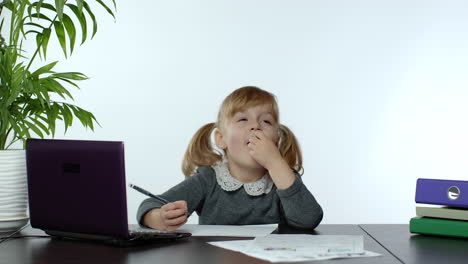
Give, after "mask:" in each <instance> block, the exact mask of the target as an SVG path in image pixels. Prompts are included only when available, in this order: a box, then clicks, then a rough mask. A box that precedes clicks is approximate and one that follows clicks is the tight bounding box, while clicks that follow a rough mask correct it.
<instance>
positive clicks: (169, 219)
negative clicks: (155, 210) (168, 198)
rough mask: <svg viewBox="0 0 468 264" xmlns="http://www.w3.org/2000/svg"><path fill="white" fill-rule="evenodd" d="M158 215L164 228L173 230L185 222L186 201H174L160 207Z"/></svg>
mask: <svg viewBox="0 0 468 264" xmlns="http://www.w3.org/2000/svg"><path fill="white" fill-rule="evenodd" d="M159 215H160V217H161V224H162V225H163V227H164V230H167V231H174V230H176V229H177V228H179V227H180V226H182V225H184V224H185V223H186V222H187V202H186V201H176V202H173V203H168V204H165V205H163V206H162V207H161V208H160V211H159Z"/></svg>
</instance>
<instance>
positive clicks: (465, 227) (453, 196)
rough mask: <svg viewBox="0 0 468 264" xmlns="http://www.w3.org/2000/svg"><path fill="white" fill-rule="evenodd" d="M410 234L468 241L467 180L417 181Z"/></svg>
mask: <svg viewBox="0 0 468 264" xmlns="http://www.w3.org/2000/svg"><path fill="white" fill-rule="evenodd" d="M416 203H418V204H432V205H439V206H431V207H429V206H416V215H417V217H414V218H412V219H411V220H410V232H411V233H419V234H428V235H439V236H454V237H464V238H468V181H451V180H434V179H418V181H417V184H416Z"/></svg>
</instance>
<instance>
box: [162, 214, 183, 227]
mask: <svg viewBox="0 0 468 264" xmlns="http://www.w3.org/2000/svg"><path fill="white" fill-rule="evenodd" d="M185 222H187V216H186V215H184V216H181V217H177V218H174V219H167V220H166V221H165V224H166V225H167V226H180V225H183V224H184V223H185Z"/></svg>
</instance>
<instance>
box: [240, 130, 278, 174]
mask: <svg viewBox="0 0 468 264" xmlns="http://www.w3.org/2000/svg"><path fill="white" fill-rule="evenodd" d="M247 146H248V147H249V148H250V151H249V153H250V155H251V156H252V158H254V159H255V161H257V162H258V163H259V164H260V165H262V166H263V167H264V168H265V169H267V170H269V169H270V168H271V167H272V166H271V165H273V164H275V163H277V162H279V161H281V160H282V159H283V158H282V157H281V154H280V152H279V149H278V147H277V146H276V144H275V143H274V142H273V141H272V140H271V139H269V138H267V137H266V136H265V134H264V133H263V132H262V131H261V130H255V131H253V133H252V134H251V135H250V137H249V143H248V144H247Z"/></svg>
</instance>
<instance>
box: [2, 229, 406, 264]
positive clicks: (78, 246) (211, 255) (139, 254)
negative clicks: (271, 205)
mask: <svg viewBox="0 0 468 264" xmlns="http://www.w3.org/2000/svg"><path fill="white" fill-rule="evenodd" d="M277 232H279V233H302V232H303V231H299V230H292V229H288V228H282V227H280V228H279V229H278V231H277ZM310 233H312V234H320V235H362V236H363V237H364V247H365V249H366V250H369V251H373V252H377V253H380V254H382V255H383V256H382V257H374V258H357V259H342V260H329V261H314V262H309V263H312V264H319V263H332V262H333V263H337V262H339V263H344V264H358V263H359V264H371V263H372V264H373V263H379V264H400V262H399V261H398V260H397V259H396V258H395V257H394V256H392V255H391V254H390V253H388V252H387V251H386V250H385V249H384V248H382V247H381V246H380V245H379V244H378V243H377V242H376V241H375V240H373V239H372V238H371V237H370V236H369V235H367V234H366V233H365V232H364V231H363V230H362V229H361V228H359V226H357V225H320V226H319V227H318V228H317V230H316V231H314V232H310ZM20 234H21V235H43V234H44V233H43V232H42V231H40V230H37V229H32V228H30V227H28V228H26V229H24V230H23V231H22V232H21V233H20ZM1 236H5V234H2V235H1ZM235 239H242V238H232V237H231V238H230V237H190V238H188V239H185V240H181V241H177V242H171V243H167V244H149V245H144V246H138V247H124V248H119V247H112V246H107V245H101V244H96V243H84V242H75V241H67V240H60V239H50V238H21V239H10V240H6V241H3V242H0V263H1V264H4V263H5V264H16V263H21V264H32V263H34V264H45V263H47V264H55V263H57V264H67V263H76V264H78V263H80V264H81V263H86V264H92V263H99V264H105V263H113V264H127V263H138V264H144V263H151V264H154V263H164V264H171V263H176V264H183V263H190V264H197V263H200V264H210V263H228V264H230V263H232V264H239V263H242V264H250V263H269V262H266V261H262V260H259V259H256V258H252V257H249V256H246V255H243V254H241V253H238V252H234V251H230V250H225V249H222V248H218V247H214V246H211V245H209V244H207V243H205V242H207V241H223V240H235Z"/></svg>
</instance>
